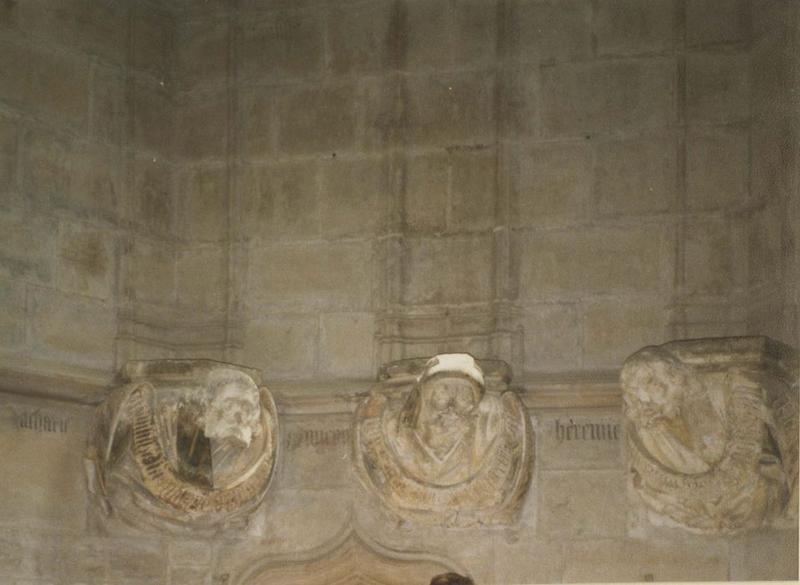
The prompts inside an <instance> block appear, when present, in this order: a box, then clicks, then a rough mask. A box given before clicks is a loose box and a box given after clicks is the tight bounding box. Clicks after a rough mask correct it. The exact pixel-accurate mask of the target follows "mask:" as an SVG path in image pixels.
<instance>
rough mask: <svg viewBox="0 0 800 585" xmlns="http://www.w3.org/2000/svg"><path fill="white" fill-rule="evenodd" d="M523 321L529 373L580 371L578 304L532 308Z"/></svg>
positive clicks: (529, 307) (527, 311) (523, 317)
mask: <svg viewBox="0 0 800 585" xmlns="http://www.w3.org/2000/svg"><path fill="white" fill-rule="evenodd" d="M521 322H522V326H523V328H524V337H523V344H524V360H525V361H524V366H525V371H526V372H553V371H560V370H570V369H577V366H578V364H579V363H580V349H579V342H580V339H579V331H580V328H579V326H578V323H579V321H578V314H577V308H576V306H575V305H572V304H560V303H552V304H549V303H548V304H545V303H539V304H534V305H528V306H526V307H525V313H524V315H523V316H522V319H521Z"/></svg>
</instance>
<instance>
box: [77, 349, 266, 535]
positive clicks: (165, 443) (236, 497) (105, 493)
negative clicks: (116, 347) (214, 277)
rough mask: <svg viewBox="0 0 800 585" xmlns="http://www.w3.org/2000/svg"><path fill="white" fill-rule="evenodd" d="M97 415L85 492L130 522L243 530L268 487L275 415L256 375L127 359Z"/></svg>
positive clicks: (208, 365) (206, 364)
mask: <svg viewBox="0 0 800 585" xmlns="http://www.w3.org/2000/svg"><path fill="white" fill-rule="evenodd" d="M125 378H127V380H126V381H127V382H128V383H127V384H125V385H124V386H121V387H119V388H116V389H114V390H113V391H112V392H111V394H110V395H109V397H108V399H107V400H106V401H105V403H104V404H102V405H101V406H100V407H99V409H98V412H97V418H96V422H95V429H94V434H93V437H92V440H91V444H90V460H91V463H92V465H91V466H90V481H89V485H90V489H91V490H92V491H93V492H94V494H95V495H96V497H97V499H98V501H99V503H100V504H101V506H102V508H103V510H104V511H105V512H107V514H108V515H109V516H112V517H119V518H121V519H122V520H123V521H125V522H127V523H129V524H134V525H150V526H157V527H159V528H165V529H177V530H181V529H190V530H192V531H197V530H201V531H202V530H204V529H205V530H216V529H219V528H223V527H228V526H236V525H243V524H244V523H245V522H246V519H247V514H248V513H249V512H251V511H252V510H253V509H254V508H255V507H256V506H257V505H258V504H259V502H260V501H261V499H262V498H263V496H264V493H265V491H266V489H267V487H268V485H269V481H270V478H271V476H272V470H273V466H274V463H275V457H276V448H277V444H278V441H277V440H276V433H277V418H276V409H275V405H274V403H273V401H272V398H271V396H270V394H269V392H268V391H267V389H266V388H263V387H262V388H259V387H258V383H259V381H260V380H259V376H258V373H257V372H256V371H254V370H249V369H247V368H241V367H239V366H233V365H229V364H223V363H219V362H212V361H208V360H158V361H149V362H130V363H129V364H128V365H127V367H126V370H125Z"/></svg>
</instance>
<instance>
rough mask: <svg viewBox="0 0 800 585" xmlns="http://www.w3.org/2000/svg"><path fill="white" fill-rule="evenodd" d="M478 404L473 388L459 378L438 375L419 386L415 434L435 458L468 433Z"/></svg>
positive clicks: (475, 391) (478, 399) (469, 383)
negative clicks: (418, 407) (432, 452)
mask: <svg viewBox="0 0 800 585" xmlns="http://www.w3.org/2000/svg"><path fill="white" fill-rule="evenodd" d="M479 401H480V389H479V388H478V387H477V384H476V383H475V382H474V381H473V380H471V379H468V378H465V377H462V376H445V375H439V376H436V377H434V378H431V379H429V380H426V381H425V382H423V383H422V384H421V386H420V410H419V415H418V417H417V425H416V427H417V433H418V435H419V436H420V438H421V439H422V440H423V441H424V442H425V444H426V445H427V446H428V447H429V448H430V449H432V450H433V451H434V453H436V454H437V455H438V456H443V455H444V454H446V453H447V452H448V451H450V449H452V448H453V446H454V445H455V444H456V443H457V442H458V441H459V440H460V439H461V438H462V437H463V436H464V435H466V434H467V432H469V430H470V428H471V426H472V420H473V413H474V411H475V408H476V407H477V406H478V402H479Z"/></svg>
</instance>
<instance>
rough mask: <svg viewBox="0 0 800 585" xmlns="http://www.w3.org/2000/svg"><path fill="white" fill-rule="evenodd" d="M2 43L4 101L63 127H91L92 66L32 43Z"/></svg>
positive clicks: (6, 40) (0, 64)
mask: <svg viewBox="0 0 800 585" xmlns="http://www.w3.org/2000/svg"><path fill="white" fill-rule="evenodd" d="M12 39H13V37H9V36H6V37H5V38H4V39H3V40H2V41H0V98H2V99H4V100H8V101H10V102H11V103H12V104H16V105H17V106H21V107H23V108H25V109H26V110H28V111H32V112H34V113H36V114H39V115H43V116H45V117H46V118H48V119H50V120H51V121H57V122H58V123H59V124H64V125H66V126H69V127H72V128H76V129H83V130H85V129H86V128H87V120H88V115H89V63H88V59H87V58H80V57H75V56H72V55H67V54H64V53H61V52H56V51H54V50H52V49H49V48H48V49H45V48H41V47H37V46H34V45H32V44H22V43H21V42H15V41H13V40H12Z"/></svg>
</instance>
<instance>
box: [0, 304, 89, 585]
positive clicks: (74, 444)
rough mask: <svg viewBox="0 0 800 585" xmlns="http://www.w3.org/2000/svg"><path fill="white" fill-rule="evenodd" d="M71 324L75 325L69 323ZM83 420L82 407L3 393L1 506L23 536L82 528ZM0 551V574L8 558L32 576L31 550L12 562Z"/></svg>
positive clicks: (11, 549)
mask: <svg viewBox="0 0 800 585" xmlns="http://www.w3.org/2000/svg"><path fill="white" fill-rule="evenodd" d="M84 318H85V319H86V318H87V316H86V315H84ZM71 327H72V328H73V329H75V326H74V323H73V324H72V325H71ZM94 332H95V331H93V333H94ZM87 333H88V331H87ZM88 423H89V409H87V408H85V407H75V406H70V405H67V404H64V403H60V404H56V403H52V402H46V401H41V400H30V399H9V397H8V396H4V397H3V399H2V400H1V401H0V446H2V447H3V449H4V450H5V451H6V452H7V455H6V461H5V463H4V465H5V473H6V474H7V475H6V479H5V481H3V482H2V485H0V496H2V500H0V510H2V514H3V518H4V519H5V523H6V524H12V525H13V524H17V525H23V524H24V525H25V526H26V530H27V536H28V537H29V536H30V529H31V528H38V529H40V530H41V529H51V530H52V528H53V527H54V526H57V527H58V528H59V529H61V530H64V529H66V530H71V531H80V530H82V529H83V527H84V524H85V522H86V495H85V485H84V481H83V478H82V477H81V469H82V467H83V466H82V462H81V457H82V453H83V450H84V445H85V442H86V435H87V433H88ZM0 542H1V541H0ZM17 542H18V543H20V544H21V545H22V547H25V546H27V545H29V544H28V542H26V538H25V537H23V538H20V539H18V540H17ZM31 544H32V543H31ZM39 545H40V546H42V548H43V549H44V550H46V551H47V553H48V555H49V556H50V558H51V559H53V558H55V557H56V556H57V551H54V550H52V548H50V547H45V546H43V545H44V543H40V544H39ZM0 549H3V553H0V559H3V560H0V567H2V568H3V569H4V575H8V574H9V573H11V574H14V571H13V568H12V571H8V572H6V570H7V569H8V568H9V567H8V566H7V565H6V563H7V562H11V563H13V564H15V565H16V564H17V563H19V565H18V569H17V570H18V571H20V569H21V571H20V573H21V574H20V573H17V574H20V576H21V577H22V576H33V575H35V574H36V573H35V572H34V571H35V570H36V568H35V567H30V572H28V571H27V570H25V564H27V563H29V562H30V561H32V560H34V559H35V558H36V555H35V554H31V553H30V552H29V553H27V554H23V555H21V556H20V557H17V561H13V556H15V553H14V547H8V546H7V543H5V542H2V544H0ZM33 550H35V548H33ZM9 556H11V557H12V559H9V558H8V557H9Z"/></svg>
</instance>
